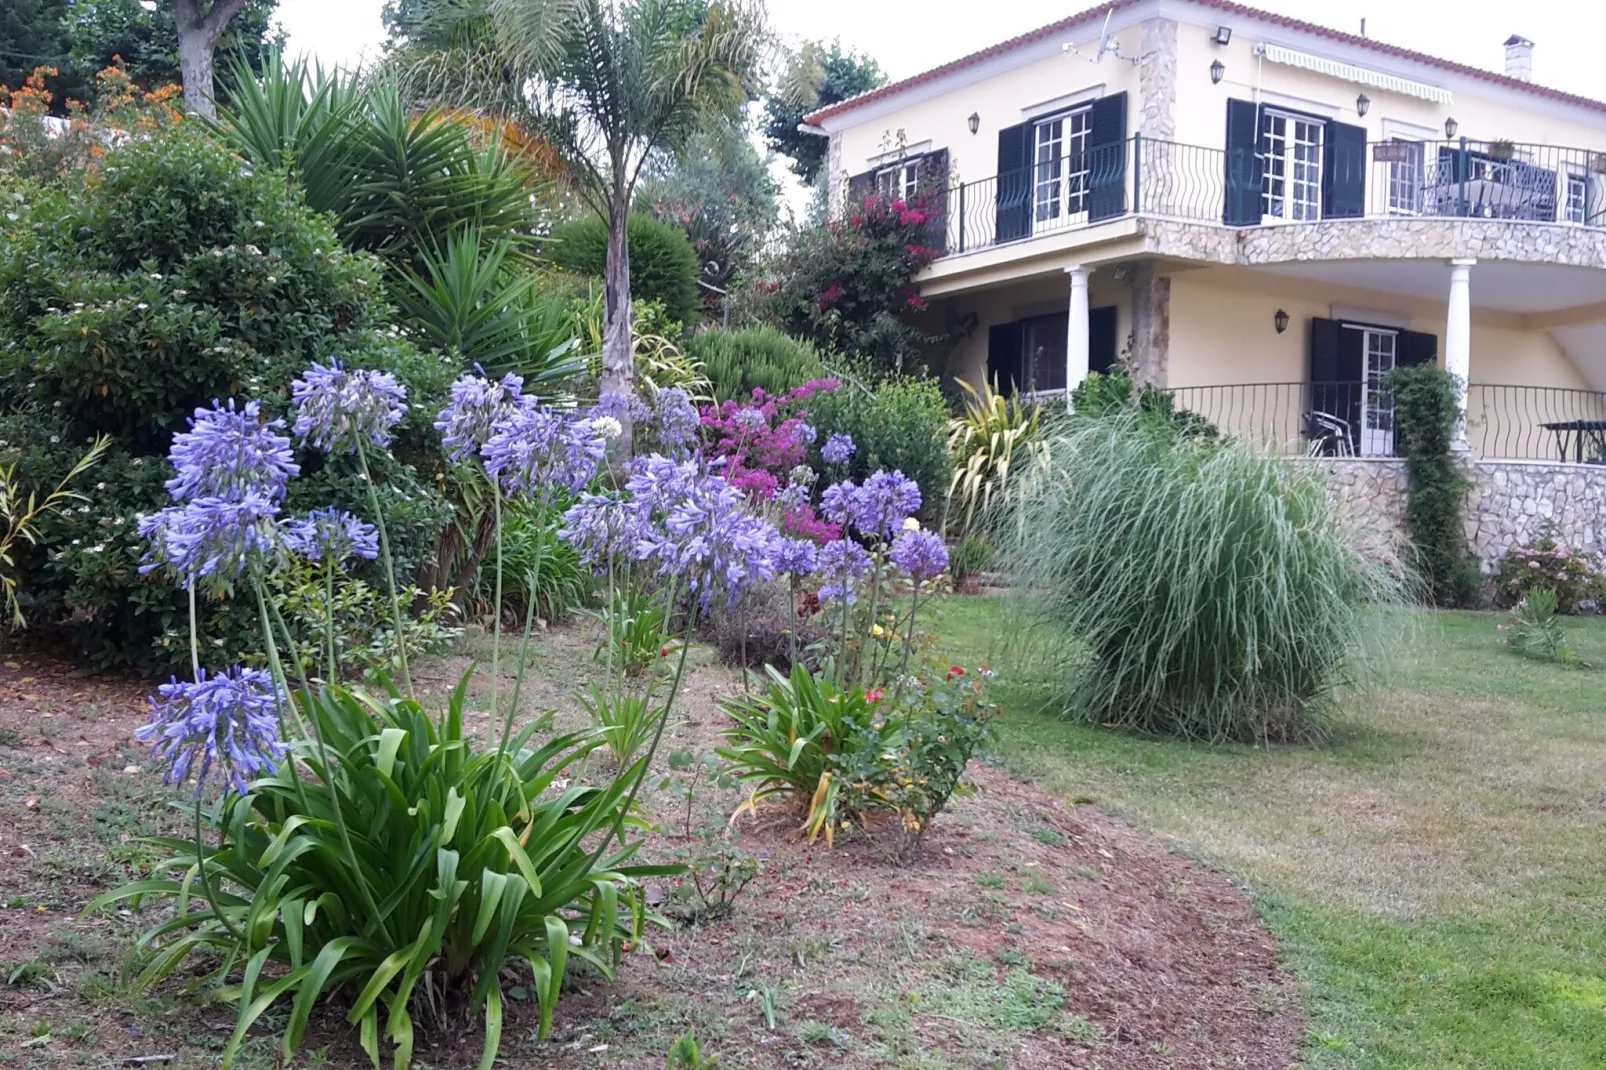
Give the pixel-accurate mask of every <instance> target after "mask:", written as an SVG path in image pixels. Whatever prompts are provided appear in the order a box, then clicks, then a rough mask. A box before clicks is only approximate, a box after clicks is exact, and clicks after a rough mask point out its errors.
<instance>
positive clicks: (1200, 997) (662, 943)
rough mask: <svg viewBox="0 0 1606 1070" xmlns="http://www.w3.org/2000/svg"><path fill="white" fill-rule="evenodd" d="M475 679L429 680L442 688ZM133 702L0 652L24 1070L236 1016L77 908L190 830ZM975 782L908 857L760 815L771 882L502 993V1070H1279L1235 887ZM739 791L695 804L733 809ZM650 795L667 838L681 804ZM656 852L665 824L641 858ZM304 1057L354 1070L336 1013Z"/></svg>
mask: <svg viewBox="0 0 1606 1070" xmlns="http://www.w3.org/2000/svg"><path fill="white" fill-rule="evenodd" d="M591 642H592V637H591V635H590V634H589V633H588V632H587V631H586V629H584V628H580V627H574V628H560V629H556V630H554V631H553V632H552V633H549V635H548V636H547V637H546V641H545V643H544V644H543V647H544V649H543V652H542V659H543V661H542V670H543V676H542V677H541V678H540V679H541V683H540V684H538V685H537V686H536V687H535V688H534V694H533V695H532V696H531V703H530V705H529V707H528V708H529V709H530V710H531V711H536V710H541V709H545V708H548V707H552V706H557V707H559V709H560V722H559V723H560V726H562V725H563V724H564V723H565V721H566V720H567V721H568V722H569V723H570V724H575V723H578V722H577V721H573V720H572V718H575V717H577V716H578V715H577V714H576V713H575V711H574V710H573V709H572V708H569V707H565V706H564V697H563V696H564V692H565V691H566V689H567V687H568V686H570V685H572V683H573V682H574V681H576V680H583V679H585V678H586V677H587V676H589V675H591V674H592V672H593V671H594V670H593V669H592V667H591V665H590V649H591V646H590V644H591ZM464 665H466V661H460V660H458V659H452V660H448V661H446V662H441V663H438V664H437V665H435V666H431V667H429V668H428V669H426V670H425V672H426V674H427V677H428V678H429V679H431V680H433V681H436V682H437V683H436V686H440V685H443V684H445V683H447V682H449V681H454V680H455V678H456V675H457V673H458V672H460V671H461V669H462V668H463V666H464ZM565 681H567V682H565ZM739 686H740V685H739V683H737V682H736V678H735V677H733V676H732V675H731V674H730V673H729V672H728V671H727V670H724V669H721V668H719V667H717V666H713V665H710V664H707V663H706V659H705V661H704V663H703V664H700V665H699V666H698V668H697V670H696V672H695V673H693V674H692V676H691V678H690V680H689V683H688V686H687V690H686V704H685V706H684V708H683V712H682V714H681V715H680V717H678V718H677V722H678V723H677V724H676V725H675V727H674V728H673V729H672V730H671V732H670V734H669V736H668V738H667V739H666V743H665V747H666V748H685V749H694V750H707V749H709V748H711V747H712V745H713V743H714V740H715V736H716V733H717V731H718V729H719V727H720V726H721V723H722V719H721V715H720V714H719V713H718V711H717V710H715V709H714V708H713V706H712V702H711V697H712V696H713V695H715V694H719V693H729V692H730V691H731V690H733V689H738V688H739ZM146 690H147V687H146V685H144V684H140V683H137V682H133V681H128V680H124V679H99V678H95V677H90V676H86V675H84V674H82V673H79V672H75V671H74V670H73V669H72V668H71V666H70V665H68V664H66V663H65V662H63V661H61V660H58V659H56V658H53V657H51V656H49V655H45V654H36V653H20V654H19V653H8V654H4V655H0V851H3V861H4V864H3V865H0V902H3V903H4V904H5V905H4V909H3V910H0V981H4V982H7V983H6V984H4V986H0V1050H7V1051H17V1052H18V1053H19V1056H20V1065H23V1066H34V1065H37V1066H52V1065H70V1064H74V1063H77V1062H81V1061H82V1060H83V1059H84V1058H85V1057H90V1058H92V1059H93V1060H94V1061H95V1062H98V1063H100V1064H102V1065H106V1064H111V1065H115V1064H117V1063H119V1062H121V1061H123V1060H127V1059H132V1058H136V1057H145V1056H152V1055H171V1056H173V1058H172V1059H171V1060H169V1061H165V1062H162V1063H160V1064H146V1065H161V1066H164V1067H174V1068H183V1067H190V1066H195V1067H202V1066H215V1065H216V1061H217V1052H218V1050H219V1049H220V1048H221V1045H222V1043H223V1040H224V1039H225V1038H226V1037H227V1034H228V1030H229V1028H230V1027H231V1026H232V1017H233V1015H232V1013H231V1012H230V1011H229V1010H228V1009H226V1008H219V1007H199V1006H197V1005H196V1004H195V1003H194V1002H192V1001H190V1000H187V999H186V998H185V997H184V996H183V995H182V994H181V993H179V992H178V991H177V988H176V986H175V987H174V989H173V990H171V991H164V992H161V993H157V994H155V995H154V997H141V996H136V995H134V994H131V993H128V992H127V991H126V990H124V989H122V988H121V987H120V986H119V985H118V984H117V983H116V978H117V975H118V970H119V964H120V960H121V955H122V952H123V950H124V949H125V948H126V946H127V941H128V939H129V935H130V934H131V933H132V932H134V931H135V929H136V924H137V919H135V918H132V917H124V916H99V917H89V918H85V919H83V920H81V921H80V920H78V919H77V917H76V915H77V912H78V911H79V910H80V909H81V908H82V906H83V904H84V902H86V901H87V900H88V899H89V898H90V897H91V896H93V895H95V894H97V893H98V892H100V891H103V890H105V889H106V888H108V887H111V886H114V885H115V884H117V883H119V882H120V881H121V880H122V879H123V878H124V877H125V876H126V875H129V874H132V873H133V872H134V871H135V869H136V867H138V866H139V865H140V864H142V863H144V862H145V861H147V860H148V858H149V857H150V855H149V853H148V852H147V851H146V850H145V849H144V848H143V847H142V846H141V845H140V844H139V843H138V839H139V837H140V836H143V835H149V834H151V833H152V832H154V831H156V830H157V829H158V827H167V828H174V829H176V828H178V827H181V825H182V820H181V819H180V818H179V815H173V816H172V817H169V816H166V814H165V803H166V800H167V799H168V798H169V797H170V795H169V793H168V792H167V791H166V790H164V789H163V788H162V787H161V785H160V783H159V782H158V777H157V776H156V774H155V773H153V772H152V771H151V770H150V769H149V768H148V767H147V765H146V762H145V756H144V753H143V748H141V747H139V746H138V745H137V744H135V743H134V742H133V741H132V739H131V737H130V733H131V732H132V730H133V729H134V728H135V727H137V726H138V725H139V724H141V723H142V722H143V721H144V719H145V708H144V701H143V695H144V694H145V692H146ZM665 753H667V751H666V752H665ZM972 772H973V776H974V779H975V782H976V785H977V788H978V790H977V792H976V793H974V794H972V795H968V796H966V797H964V798H961V799H957V800H956V801H955V802H954V804H953V806H952V809H951V811H950V812H948V813H945V814H944V815H942V817H940V818H939V819H938V821H937V822H936V823H935V824H934V825H933V826H932V828H931V830H930V832H929V834H928V835H927V838H926V844H925V849H924V853H923V855H922V857H921V858H920V859H919V860H918V861H917V862H916V863H914V864H912V865H908V866H898V865H897V864H895V863H893V862H891V861H889V860H888V857H887V854H888V852H887V849H886V848H885V846H884V845H883V844H881V843H880V842H878V838H877V837H876V836H875V835H874V834H873V833H872V834H868V835H866V834H859V835H856V836H850V837H847V838H846V839H845V840H843V839H839V840H838V843H837V845H836V847H834V848H829V849H828V848H826V847H825V846H824V845H823V844H819V845H815V846H812V847H811V846H808V845H806V844H803V843H801V842H798V841H796V840H795V839H793V838H792V837H791V836H790V831H791V829H792V828H793V827H794V826H795V825H796V823H797V817H796V815H794V814H787V813H782V812H780V811H779V810H777V809H775V808H770V809H765V808H764V807H762V806H761V807H760V809H759V818H758V820H752V819H748V818H743V819H742V820H741V822H740V823H739V825H738V829H739V835H740V839H741V842H742V844H743V846H744V847H745V848H746V849H747V850H749V851H752V852H754V853H756V854H759V855H761V856H764V857H765V858H766V863H765V867H764V870H763V872H762V873H761V875H760V876H759V878H758V879H757V880H756V881H755V882H754V883H753V884H752V885H751V886H750V887H749V888H748V890H747V893H746V894H745V895H744V896H743V897H742V898H741V900H739V902H738V903H737V907H736V911H735V913H734V914H733V915H731V916H730V917H727V918H725V919H722V920H719V921H713V922H707V923H704V924H701V925H695V926H686V927H683V928H680V929H677V930H673V931H659V932H656V933H653V934H652V936H651V944H650V950H651V953H648V949H645V948H644V949H642V950H641V953H639V954H635V955H632V956H630V957H629V958H628V959H627V962H626V965H625V967H624V968H623V969H622V970H621V973H620V976H619V978H618V979H617V981H616V982H615V983H613V984H607V983H604V982H602V981H601V980H600V979H597V978H592V979H584V978H582V979H579V980H578V981H577V983H576V985H575V986H574V991H572V992H571V993H570V994H569V995H568V996H567V997H566V998H565V999H564V1000H563V1002H562V1003H561V1004H560V1005H559V1007H558V1010H557V1020H556V1025H555V1028H554V1030H553V1034H552V1036H551V1037H550V1038H549V1039H548V1041H547V1042H546V1043H544V1044H538V1043H536V1042H535V1041H534V1039H533V1032H534V1027H535V1023H536V1011H535V1006H534V1004H533V1003H530V1002H516V1001H515V1002H512V1003H511V1004H510V1007H511V1010H510V1014H509V1021H508V1022H507V1023H506V1025H505V1027H504V1034H503V1036H504V1040H503V1045H502V1055H501V1059H500V1060H499V1063H500V1064H502V1065H505V1066H509V1067H553V1068H571V1067H574V1068H578V1067H654V1068H657V1067H662V1066H663V1065H664V1052H665V1050H666V1049H667V1047H668V1045H669V1043H670V1041H671V1040H672V1039H673V1038H674V1037H675V1036H676V1035H678V1034H679V1033H681V1032H684V1031H685V1030H687V1029H690V1028H695V1029H696V1031H697V1034H698V1037H699V1039H700V1040H701V1041H702V1042H703V1046H704V1050H705V1052H712V1053H716V1054H718V1055H719V1056H720V1058H721V1062H722V1065H725V1066H729V1067H794V1066H825V1065H830V1066H833V1067H845V1068H859V1067H882V1066H909V1067H929V1068H936V1067H987V1066H1012V1067H1025V1068H1039V1067H1041V1068H1048V1067H1055V1068H1061V1067H1087V1068H1094V1067H1097V1068H1115V1067H1131V1068H1161V1067H1175V1068H1199V1067H1237V1068H1251V1070H1260V1068H1264V1070H1283V1068H1287V1067H1290V1066H1293V1065H1295V1063H1296V1062H1297V1056H1298V1050H1299V1046H1300V1043H1301V1040H1302V1038H1303V1023H1302V1017H1301V1013H1300V1010H1299V1001H1298V995H1297V991H1296V988H1295V985H1294V983H1293V981H1292V980H1291V978H1290V977H1289V976H1288V974H1287V973H1286V972H1285V971H1283V970H1282V969H1281V968H1280V967H1279V966H1278V964H1277V954H1276V947H1275V945H1274V943H1273V940H1272V938H1271V935H1270V934H1269V933H1268V932H1267V930H1266V928H1265V927H1264V926H1263V925H1262V924H1261V923H1260V922H1259V920H1258V919H1256V917H1255V916H1254V914H1253V912H1252V911H1251V910H1250V908H1249V906H1248V904H1247V902H1246V900H1245V897H1244V895H1243V894H1242V892H1241V891H1239V890H1238V889H1237V888H1235V887H1234V886H1233V885H1232V884H1231V883H1230V882H1229V881H1227V880H1226V879H1225V878H1223V877H1222V876H1220V875H1218V874H1216V873H1213V872H1211V871H1209V870H1207V869H1204V868H1202V867H1201V866H1199V865H1197V864H1195V863H1193V862H1191V861H1189V860H1187V859H1184V858H1182V857H1179V856H1177V855H1175V854H1172V853H1171V852H1169V851H1168V850H1167V848H1166V846H1165V845H1164V843H1163V842H1161V841H1160V840H1158V839H1157V838H1155V837H1153V836H1150V835H1147V834H1144V833H1140V832H1138V831H1136V830H1134V829H1132V828H1130V827H1128V826H1126V825H1124V824H1122V823H1120V822H1119V821H1116V820H1114V819H1112V818H1109V817H1107V816H1105V815H1103V814H1100V813H1099V812H1097V811H1096V810H1094V809H1092V808H1091V807H1088V806H1077V807H1072V806H1069V805H1067V804H1066V802H1065V801H1063V800H1061V799H1058V798H1055V797H1052V796H1049V795H1047V794H1044V793H1043V792H1041V791H1039V790H1038V789H1036V788H1035V787H1033V786H1032V785H1030V784H1028V783H1023V782H1021V781H1018V780H1015V779H1012V778H1011V777H1010V776H1009V775H1008V774H1007V773H1006V772H1005V771H1003V770H1001V769H998V768H994V767H989V766H983V765H979V764H978V765H976V766H973V769H972ZM739 801H740V795H739V794H735V795H729V796H728V797H725V798H719V799H710V800H708V802H709V805H711V806H719V807H722V808H723V812H726V813H728V812H730V810H731V809H734V805H735V803H737V802H739ZM647 802H648V805H649V806H654V805H660V806H661V807H662V808H663V809H662V812H660V814H659V816H660V817H661V818H662V819H663V820H664V821H665V823H666V825H673V820H672V818H671V815H670V813H669V809H670V807H671V806H672V805H673V804H674V801H673V800H672V799H671V798H668V797H664V798H661V799H658V800H654V799H653V798H648V800H647ZM671 846H673V836H672V829H670V830H666V833H665V835H664V836H663V837H654V838H653V840H652V841H650V842H649V846H648V851H649V852H653V851H658V852H662V851H663V850H665V849H666V848H668V847H671ZM24 1045H26V1046H24ZM479 1045H480V1038H479V1036H478V1034H477V1031H472V1030H467V1029H465V1030H463V1031H462V1032H460V1033H456V1034H454V1035H450V1036H436V1037H433V1038H424V1039H422V1040H421V1043H420V1046H419V1052H418V1059H419V1061H420V1063H423V1064H427V1065H431V1066H443V1065H452V1066H459V1065H473V1063H474V1061H475V1060H476V1059H477V1058H478V1054H479ZM305 1047H306V1048H307V1049H308V1050H313V1049H322V1051H323V1057H325V1058H327V1059H328V1065H333V1066H350V1067H357V1066H364V1065H367V1060H366V1057H364V1056H363V1055H361V1053H360V1052H359V1051H358V1050H357V1048H356V1046H355V1044H354V1043H353V1038H352V1037H351V1035H350V1034H349V1033H348V1032H347V1031H346V1030H345V1029H344V1028H343V1027H342V1026H341V1024H340V1019H339V1014H338V1009H336V1008H330V1009H328V1011H327V1013H326V1014H323V1015H322V1016H321V1020H320V1021H319V1022H317V1023H316V1024H315V1028H314V1030H313V1033H312V1034H311V1035H310V1036H309V1038H308V1042H307V1044H306V1045H305ZM276 1048H277V1045H276V1042H275V1041H274V1038H273V1037H272V1035H271V1034H270V1033H269V1032H267V1031H263V1035H262V1037H261V1038H260V1039H257V1040H254V1041H253V1042H251V1044H250V1045H248V1047H247V1049H246V1051H245V1053H244V1057H243V1058H242V1060H241V1062H240V1063H239V1064H237V1065H241V1066H242V1067H245V1066H252V1067H254V1066H262V1067H266V1066H271V1065H273V1062H274V1053H275V1051H276ZM12 1065H18V1063H16V1062H13V1063H12ZM132 1065H139V1064H132Z"/></svg>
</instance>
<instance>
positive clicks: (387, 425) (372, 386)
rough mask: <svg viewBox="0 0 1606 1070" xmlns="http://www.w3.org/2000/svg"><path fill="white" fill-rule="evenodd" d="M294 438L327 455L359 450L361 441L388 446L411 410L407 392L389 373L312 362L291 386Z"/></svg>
mask: <svg viewBox="0 0 1606 1070" xmlns="http://www.w3.org/2000/svg"><path fill="white" fill-rule="evenodd" d="M290 400H291V402H292V403H293V404H294V405H295V409H296V423H295V433H296V437H297V438H299V439H300V440H301V441H303V442H305V443H308V444H310V445H311V446H313V447H314V448H315V449H320V450H323V451H324V452H325V453H340V452H343V451H346V450H356V449H357V448H358V445H359V443H368V444H371V445H374V446H378V447H381V448H383V447H385V446H388V445H389V444H390V429H391V428H392V427H395V426H396V422H397V421H398V420H400V419H401V418H402V414H403V413H405V412H406V411H407V404H406V400H407V391H406V390H405V389H403V387H402V385H401V384H400V383H398V382H397V381H396V377H395V376H394V375H392V374H390V373H389V372H381V371H371V370H364V369H359V370H354V371H348V370H347V369H346V368H345V367H343V366H342V365H341V363H340V362H339V361H338V360H336V361H331V362H330V363H329V365H328V366H325V365H322V364H318V363H316V362H314V363H313V365H312V366H311V367H309V368H308V369H307V370H306V371H305V372H304V373H302V376H301V378H299V379H297V380H295V381H294V382H293V383H291V384H290Z"/></svg>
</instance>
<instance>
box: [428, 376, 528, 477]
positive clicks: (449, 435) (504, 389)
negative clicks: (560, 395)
mask: <svg viewBox="0 0 1606 1070" xmlns="http://www.w3.org/2000/svg"><path fill="white" fill-rule="evenodd" d="M523 387H524V380H523V379H522V378H521V377H519V376H517V375H513V374H512V373H509V374H507V375H504V376H502V378H501V379H500V380H498V381H495V382H493V381H491V380H490V379H487V378H486V377H485V376H483V375H463V376H459V377H458V379H457V381H456V382H454V383H453V384H452V392H451V399H450V400H449V401H447V403H446V407H445V408H444V409H442V410H441V414H440V416H439V417H438V418H437V419H436V420H435V429H436V430H437V431H439V432H440V433H441V444H442V445H443V446H445V447H446V453H447V456H449V457H451V459H452V460H454V461H458V462H464V461H469V460H472V459H473V458H475V457H477V456H478V455H479V452H480V449H481V447H483V446H484V445H485V443H486V442H487V441H489V440H490V437H491V433H492V431H493V429H494V428H495V427H496V425H497V424H498V423H500V422H501V421H503V420H506V419H507V418H508V417H509V416H511V415H512V414H513V413H514V412H516V411H518V410H519V409H524V408H529V407H530V406H532V405H534V404H535V398H533V397H531V396H529V395H527V394H525V393H524V390H523Z"/></svg>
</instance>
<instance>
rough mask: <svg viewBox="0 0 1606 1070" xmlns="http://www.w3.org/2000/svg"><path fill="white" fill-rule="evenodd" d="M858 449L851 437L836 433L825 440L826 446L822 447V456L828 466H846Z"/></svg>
mask: <svg viewBox="0 0 1606 1070" xmlns="http://www.w3.org/2000/svg"><path fill="white" fill-rule="evenodd" d="M857 448H858V447H856V446H854V444H853V439H852V438H851V437H850V436H848V435H845V434H843V433H842V432H840V431H836V432H833V433H832V435H831V437H830V438H828V439H826V440H825V445H824V446H821V447H820V456H821V457H822V458H824V460H825V463H826V464H846V463H847V460H848V458H849V457H852V456H853V452H854V450H855V449H857Z"/></svg>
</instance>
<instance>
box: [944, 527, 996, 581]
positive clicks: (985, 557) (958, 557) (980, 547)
mask: <svg viewBox="0 0 1606 1070" xmlns="http://www.w3.org/2000/svg"><path fill="white" fill-rule="evenodd" d="M992 565H993V544H992V543H990V542H988V541H987V539H986V537H985V536H982V535H966V536H965V537H964V538H963V539H961V540H960V542H959V545H958V546H955V547H954V548H953V549H952V550H950V551H949V553H948V570H949V572H951V573H952V574H953V577H954V590H955V591H959V592H965V593H968V589H969V587H970V585H971V584H972V583H974V582H975V580H976V577H977V576H979V575H980V574H981V573H983V572H986V571H987V570H988V569H989V568H991V567H992Z"/></svg>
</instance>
